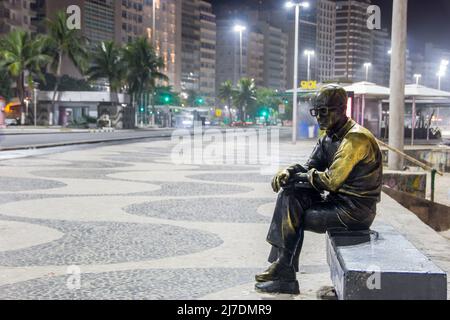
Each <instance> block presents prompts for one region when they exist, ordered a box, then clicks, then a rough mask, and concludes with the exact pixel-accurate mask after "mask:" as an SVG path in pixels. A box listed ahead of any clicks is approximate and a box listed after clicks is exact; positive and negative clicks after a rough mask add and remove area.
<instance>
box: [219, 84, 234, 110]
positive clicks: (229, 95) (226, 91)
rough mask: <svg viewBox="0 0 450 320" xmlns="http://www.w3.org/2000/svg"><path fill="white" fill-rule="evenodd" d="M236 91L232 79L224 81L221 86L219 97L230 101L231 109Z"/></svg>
mask: <svg viewBox="0 0 450 320" xmlns="http://www.w3.org/2000/svg"><path fill="white" fill-rule="evenodd" d="M234 93H235V89H234V88H233V83H232V82H231V80H227V81H225V82H223V83H222V84H221V85H220V87H219V98H220V99H222V101H226V102H227V103H228V108H230V109H231V103H232V102H233V95H234Z"/></svg>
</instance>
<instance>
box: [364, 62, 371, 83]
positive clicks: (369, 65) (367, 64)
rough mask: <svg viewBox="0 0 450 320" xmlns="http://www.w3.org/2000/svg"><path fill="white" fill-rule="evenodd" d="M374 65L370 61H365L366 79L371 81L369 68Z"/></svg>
mask: <svg viewBox="0 0 450 320" xmlns="http://www.w3.org/2000/svg"><path fill="white" fill-rule="evenodd" d="M371 66H372V64H371V63H370V62H366V63H364V68H366V81H369V68H370V67H371Z"/></svg>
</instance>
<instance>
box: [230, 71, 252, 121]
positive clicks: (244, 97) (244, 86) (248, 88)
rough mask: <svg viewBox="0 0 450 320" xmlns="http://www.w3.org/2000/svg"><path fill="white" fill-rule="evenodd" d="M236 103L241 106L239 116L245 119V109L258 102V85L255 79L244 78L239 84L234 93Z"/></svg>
mask: <svg viewBox="0 0 450 320" xmlns="http://www.w3.org/2000/svg"><path fill="white" fill-rule="evenodd" d="M233 100H234V103H235V105H236V106H237V107H238V108H239V116H240V118H241V120H242V121H245V111H246V109H249V108H251V107H252V106H253V104H254V103H255V102H256V85H255V81H254V80H253V79H249V78H242V79H240V80H239V82H238V85H237V91H236V92H235V94H234V95H233Z"/></svg>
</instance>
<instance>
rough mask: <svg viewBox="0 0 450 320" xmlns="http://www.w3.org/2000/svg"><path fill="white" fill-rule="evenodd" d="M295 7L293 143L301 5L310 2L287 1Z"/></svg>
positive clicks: (288, 4) (289, 6) (305, 5)
mask: <svg viewBox="0 0 450 320" xmlns="http://www.w3.org/2000/svg"><path fill="white" fill-rule="evenodd" d="M292 7H295V44H294V47H295V48H294V97H293V99H292V103H293V107H292V143H293V144H296V143H297V106H298V105H297V89H298V33H299V20H300V7H303V8H308V7H309V3H308V2H292V1H289V2H286V8H292Z"/></svg>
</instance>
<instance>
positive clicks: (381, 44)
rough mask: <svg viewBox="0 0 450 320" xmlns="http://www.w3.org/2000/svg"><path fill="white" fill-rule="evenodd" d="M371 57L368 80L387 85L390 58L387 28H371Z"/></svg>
mask: <svg viewBox="0 0 450 320" xmlns="http://www.w3.org/2000/svg"><path fill="white" fill-rule="evenodd" d="M371 37H372V38H371V46H372V49H371V58H370V59H369V61H370V62H371V63H372V67H371V68H370V72H369V79H368V80H369V81H370V82H374V83H376V84H378V85H382V86H389V81H390V69H391V59H390V54H389V50H390V49H391V37H390V35H389V33H388V31H387V30H385V29H382V30H372V32H371Z"/></svg>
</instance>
